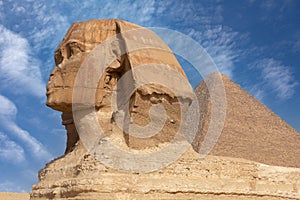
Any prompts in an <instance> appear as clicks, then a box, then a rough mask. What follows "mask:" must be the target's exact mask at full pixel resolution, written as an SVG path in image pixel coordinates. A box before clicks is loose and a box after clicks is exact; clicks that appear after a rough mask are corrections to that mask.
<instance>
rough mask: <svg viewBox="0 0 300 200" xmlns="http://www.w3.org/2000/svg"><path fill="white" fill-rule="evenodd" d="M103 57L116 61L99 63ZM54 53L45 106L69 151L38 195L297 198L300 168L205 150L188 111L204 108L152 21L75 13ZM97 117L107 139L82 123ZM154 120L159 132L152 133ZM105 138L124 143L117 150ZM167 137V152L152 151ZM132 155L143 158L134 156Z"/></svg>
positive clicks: (43, 175)
mask: <svg viewBox="0 0 300 200" xmlns="http://www.w3.org/2000/svg"><path fill="white" fill-rule="evenodd" d="M111 38H113V39H111ZM107 41H109V42H107ZM101 45H102V46H101ZM151 47H152V48H151ZM95 50H96V51H95ZM95 52H98V53H99V52H100V55H96V56H94V53H95ZM99 56H100V57H99ZM105 59H108V60H112V62H109V63H106V62H104V64H105V65H107V67H106V68H105V69H104V70H103V71H100V72H98V71H97V67H98V66H99V63H102V64H103V60H105ZM55 62H56V67H55V68H54V70H53V72H52V73H51V75H50V80H49V83H48V85H47V106H49V107H51V108H53V109H55V110H58V111H61V112H62V124H63V125H64V126H65V128H66V131H67V144H66V150H65V154H64V155H63V156H61V157H60V158H57V159H55V160H53V161H51V162H50V163H48V164H47V165H46V167H45V168H44V169H42V170H41V171H40V172H39V183H37V184H36V185H34V186H33V189H32V192H31V199H32V200H41V199H55V200H58V199H74V200H75V199H95V200H96V199H200V198H202V199H203V198H204V199H283V198H289V199H293V198H294V199H295V198H297V195H299V194H300V193H299V191H300V189H299V188H300V186H299V185H300V181H299V174H300V170H299V169H296V168H281V167H272V166H267V165H262V164H260V163H256V162H252V161H248V160H244V159H237V158H228V157H216V156H207V157H205V158H203V157H200V156H199V154H198V153H197V152H196V151H195V150H194V149H196V150H199V149H200V147H199V145H200V142H198V141H195V140H194V136H195V138H196V140H197V139H199V138H200V136H199V135H194V133H188V131H189V130H194V129H190V128H189V127H186V126H189V125H191V124H192V125H195V124H193V123H191V124H190V121H189V120H188V119H185V117H187V116H189V117H191V116H192V118H193V119H192V121H193V120H194V121H199V120H205V119H202V118H201V117H200V119H199V118H197V113H196V114H195V113H194V112H189V111H190V109H191V110H193V109H195V108H196V109H198V107H197V104H194V103H195V102H194V101H195V98H194V95H193V91H192V88H191V87H190V85H189V84H188V82H187V78H186V75H185V73H184V71H183V70H182V68H181V66H180V64H179V63H178V61H177V59H176V57H175V56H174V55H173V53H172V52H171V51H170V49H169V47H168V46H167V45H166V44H165V43H164V42H163V41H162V40H161V39H160V38H159V36H158V35H156V34H155V33H154V32H152V31H150V30H149V29H146V28H143V27H141V26H138V25H135V24H132V23H129V22H125V21H122V20H117V19H112V20H90V21H86V22H76V23H74V24H73V25H72V26H71V27H70V29H69V30H68V32H67V34H66V36H65V37H64V39H63V40H62V42H61V43H60V44H59V46H58V47H57V50H56V52H55ZM149 64H150V65H149ZM139 66H144V67H142V69H143V70H141V71H139V68H138V67H139ZM81 69H83V71H80V70H81ZM84 70H86V71H84ZM78 74H79V75H78ZM80 74H82V76H81V75H80ZM94 74H96V76H95V77H94ZM99 74H100V75H101V76H98V75H99ZM214 76H217V77H219V79H222V78H221V77H222V76H221V75H219V74H215V75H214ZM95 78H96V79H97V84H96V85H95V84H92V87H90V85H89V84H90V83H91V82H93V81H95V80H94V79H95ZM153 80H156V81H157V82H156V81H155V82H153ZM151 81H152V82H151ZM79 83H83V86H81V85H79ZM205 92H206V93H207V91H205ZM74 93H75V94H74ZM200 93H201V92H200ZM87 94H92V95H91V96H88V95H87ZM86 95H87V96H88V99H85V96H86ZM206 95H207V94H206ZM112 99H115V102H113V103H112ZM205 100H207V99H205ZM205 103H206V102H205ZM200 104H201V103H200ZM158 105H162V106H163V107H164V111H163V110H162V108H161V107H159V106H158ZM195 105H196V106H195ZM75 106H76V108H74V107H75ZM193 106H195V107H193ZM153 107H154V109H153ZM151 109H152V111H151ZM205 110H208V109H205ZM200 111H201V109H200ZM193 114H195V116H193ZM206 114H207V113H204V115H203V116H206ZM94 118H96V121H93V123H94V122H95V124H98V125H99V126H100V127H101V131H102V132H103V134H102V136H101V137H100V138H97V137H95V138H94V135H93V134H94V132H96V133H95V134H97V131H94V130H99V129H98V128H97V127H96V128H95V129H94V126H93V124H92V125H91V127H89V125H87V126H86V124H85V123H86V122H89V120H90V121H92V120H93V119H94ZM162 118H163V120H162ZM161 120H162V121H163V124H162V126H161V127H157V126H160V125H161ZM153 121H154V126H151V122H153ZM182 122H183V123H182ZM149 124H150V126H149V127H147V125H149ZM197 124H198V123H196V125H197ZM200 124H201V123H200ZM204 124H205V123H204ZM135 125H136V126H135ZM156 125H157V126H156ZM143 128H145V129H143ZM152 129H153V130H154V132H155V133H156V134H155V135H151V134H149V133H148V132H147V131H149V130H152ZM139 131H140V132H141V131H142V133H141V134H140V135H139ZM143 131H144V132H143ZM131 132H137V133H136V135H134V134H131ZM191 132H192V131H191ZM143 136H145V137H143ZM200 140H202V139H199V141H200ZM89 142H90V143H89ZM108 143H110V144H112V145H113V146H116V147H117V148H119V149H121V151H117V153H114V150H115V149H113V148H112V149H110V147H111V146H112V145H110V146H107V144H108ZM170 144H171V145H170ZM172 144H174V145H173V146H172ZM192 144H193V145H194V148H193V146H192ZM166 146H167V147H168V146H171V147H170V148H169V150H168V151H165V152H163V153H160V154H155V152H157V151H160V150H161V149H167V148H165V147H166ZM98 148H100V150H99V149H98ZM101 148H102V149H101ZM103 148H104V150H106V152H103V151H102V150H103ZM122 151H123V152H128V153H119V152H122ZM99 152H102V153H100V155H99ZM111 152H112V154H110V153H111ZM106 153H107V154H106ZM130 153H132V154H130ZM133 154H134V155H139V154H140V155H141V157H133V158H131V157H130V156H128V155H133ZM143 155H148V156H146V157H145V156H143ZM124 157H125V158H124ZM140 168H141V170H139V169H140ZM145 172H146V173H145ZM282 191H284V192H282Z"/></svg>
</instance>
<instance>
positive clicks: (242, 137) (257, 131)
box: [193, 73, 300, 168]
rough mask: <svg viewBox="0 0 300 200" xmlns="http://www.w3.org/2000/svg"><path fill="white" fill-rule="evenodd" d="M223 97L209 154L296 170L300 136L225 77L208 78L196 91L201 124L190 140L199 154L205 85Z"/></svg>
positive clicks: (206, 105)
mask: <svg viewBox="0 0 300 200" xmlns="http://www.w3.org/2000/svg"><path fill="white" fill-rule="evenodd" d="M218 77H221V79H222V80H223V84H224V88H225V94H226V101H227V102H226V118H225V123H224V127H223V130H222V132H221V135H220V136H219V138H218V140H217V143H216V145H215V146H214V147H213V149H212V150H211V151H210V153H209V154H211V155H215V156H228V157H236V158H244V159H247V160H252V161H256V162H260V163H264V164H268V165H275V166H285V167H298V168H299V167H300V134H299V133H298V132H297V131H296V130H295V129H293V128H292V127H291V126H289V125H288V124H287V123H286V122H285V121H284V120H282V119H281V118H280V117H279V116H277V115H276V114H275V113H274V112H272V111H271V110H270V109H268V108H267V107H266V106H265V105H263V104H262V103H261V102H259V101H258V100H257V99H255V98H254V97H253V96H251V95H250V94H249V93H247V92H246V91H245V90H244V89H243V88H241V87H240V86H239V85H238V84H236V83H234V82H233V81H231V80H230V79H229V78H228V77H227V76H226V75H223V74H219V73H214V74H211V75H209V76H208V77H207V78H206V79H205V81H202V82H201V83H200V84H199V85H198V86H197V87H196V88H195V93H196V96H197V98H198V101H199V104H200V116H201V119H200V120H201V123H200V125H199V129H198V134H197V136H196V139H195V141H194V144H193V146H194V149H195V150H196V151H199V150H200V149H201V145H202V144H203V141H204V138H205V137H206V136H207V130H208V126H209V123H210V112H211V106H210V104H211V98H210V95H209V92H208V88H207V87H206V84H205V82H209V83H213V84H212V85H210V87H211V88H212V91H214V90H213V89H215V88H218V87H221V85H220V84H218V83H216V81H213V80H215V79H216V78H218Z"/></svg>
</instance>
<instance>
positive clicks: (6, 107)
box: [0, 95, 51, 160]
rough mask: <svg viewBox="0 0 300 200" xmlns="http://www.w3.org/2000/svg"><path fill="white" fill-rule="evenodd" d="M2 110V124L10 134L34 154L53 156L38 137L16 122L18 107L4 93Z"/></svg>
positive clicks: (45, 156) (0, 99)
mask: <svg viewBox="0 0 300 200" xmlns="http://www.w3.org/2000/svg"><path fill="white" fill-rule="evenodd" d="M0 110H1V112H0V123H1V125H2V126H3V127H5V129H6V130H8V131H10V134H12V135H14V136H16V137H17V138H18V139H20V140H21V141H22V142H23V143H24V144H25V146H26V147H27V149H29V151H30V152H31V153H32V154H33V156H35V157H36V158H39V159H42V160H48V159H50V158H51V154H50V153H49V152H48V151H47V150H46V149H45V148H44V147H43V145H42V144H41V143H40V142H39V141H38V140H37V139H36V138H34V137H33V136H32V135H30V134H29V133H28V132H27V131H26V130H23V129H22V128H20V127H19V126H18V125H17V124H16V122H15V121H14V119H15V117H16V114H17V108H16V106H15V105H14V103H13V102H11V101H10V100H9V99H7V98H6V97H4V96H2V95H0Z"/></svg>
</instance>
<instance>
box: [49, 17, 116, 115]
mask: <svg viewBox="0 0 300 200" xmlns="http://www.w3.org/2000/svg"><path fill="white" fill-rule="evenodd" d="M103 30H105V31H103ZM115 33H116V27H115V22H114V21H113V20H110V21H109V20H106V21H105V22H104V21H101V20H97V21H96V20H95V21H89V22H87V23H75V24H74V25H73V26H72V27H71V28H70V29H69V31H68V32H67V34H66V35H65V38H64V39H63V41H62V42H61V43H60V44H59V46H58V47H57V49H56V51H55V55H54V58H55V63H56V66H55V68H54V70H53V71H52V73H51V74H50V78H49V82H48V84H47V93H46V95H47V102H46V104H47V106H49V107H51V108H53V109H55V110H59V111H63V112H70V111H71V110H72V107H71V105H72V91H73V85H74V80H75V78H76V74H77V72H78V69H79V67H80V66H81V64H82V62H83V61H84V59H85V58H86V57H87V55H88V54H89V52H90V51H91V50H93V48H94V47H95V46H97V44H99V43H100V42H102V41H104V40H105V39H106V38H108V37H111V36H113V35H115Z"/></svg>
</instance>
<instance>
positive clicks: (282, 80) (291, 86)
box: [255, 58, 298, 100]
mask: <svg viewBox="0 0 300 200" xmlns="http://www.w3.org/2000/svg"><path fill="white" fill-rule="evenodd" d="M255 67H256V68H258V69H260V70H261V75H262V78H263V80H264V82H265V83H266V85H267V86H268V87H269V88H271V89H272V90H273V91H274V92H276V94H277V96H278V97H279V98H280V99H281V100H285V99H289V98H291V97H292V96H293V95H294V93H295V88H296V86H297V85H298V83H297V81H296V80H295V78H294V76H293V73H292V72H291V70H290V67H288V66H285V65H283V64H282V63H281V62H280V61H278V60H274V59H273V58H268V59H263V60H260V61H258V62H257V63H256V64H255Z"/></svg>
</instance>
